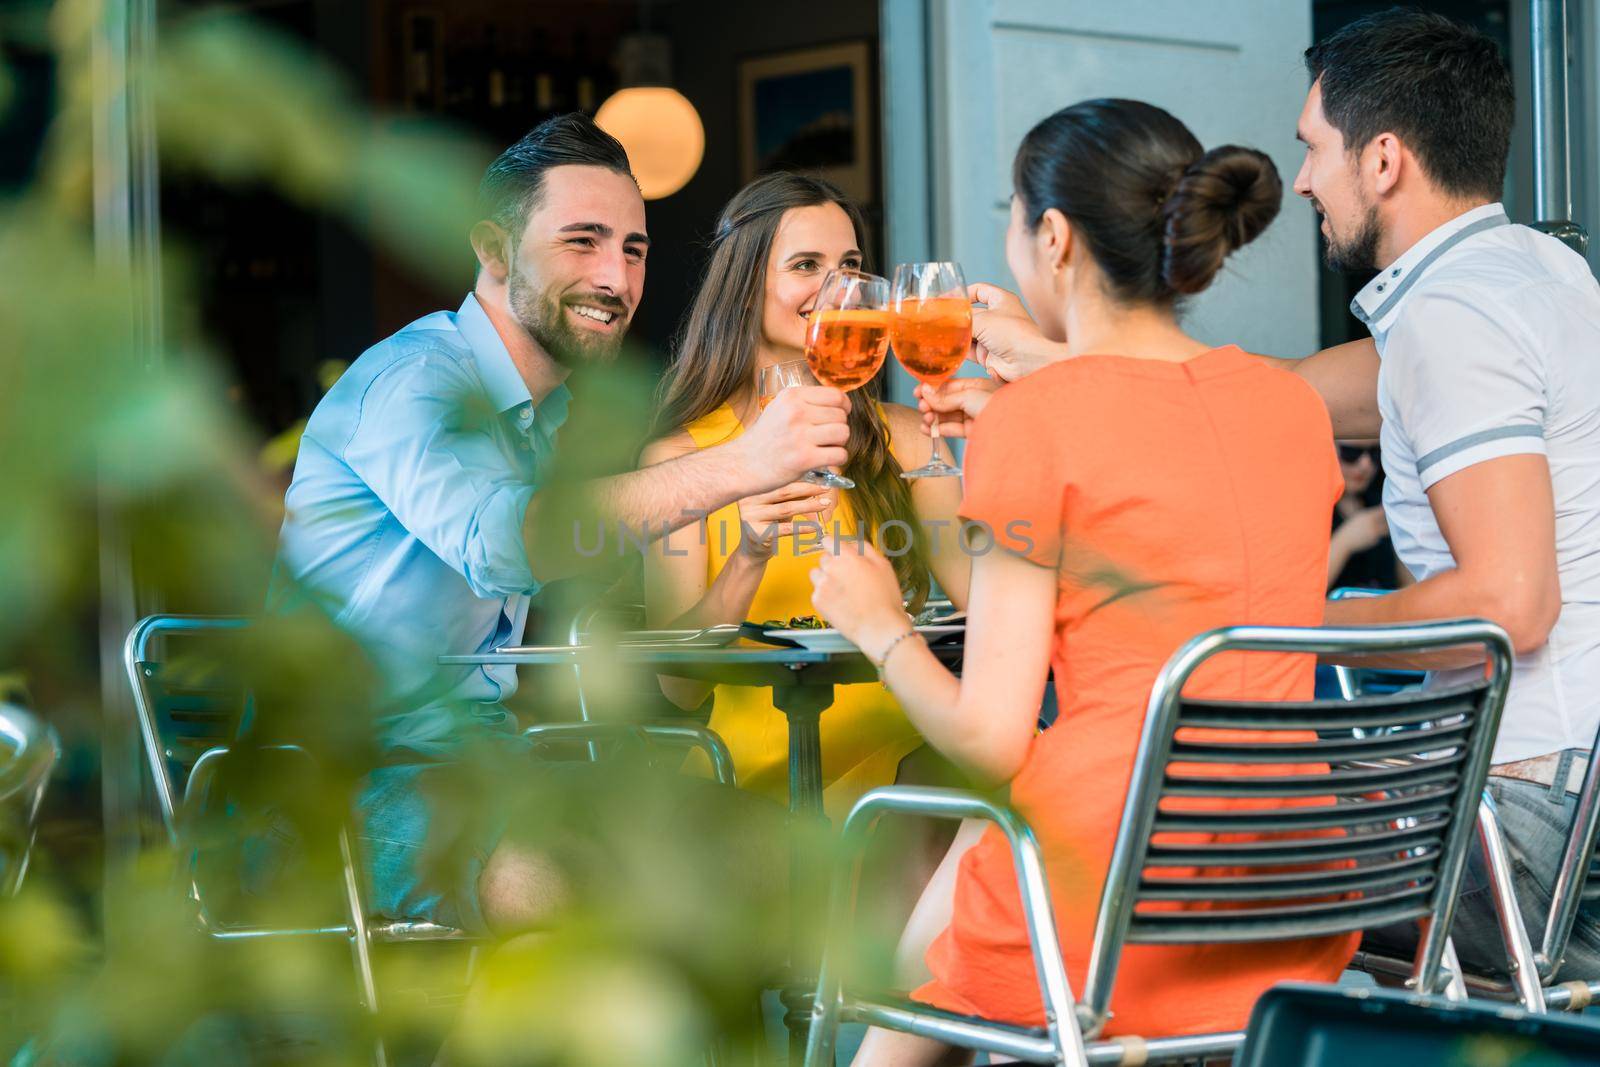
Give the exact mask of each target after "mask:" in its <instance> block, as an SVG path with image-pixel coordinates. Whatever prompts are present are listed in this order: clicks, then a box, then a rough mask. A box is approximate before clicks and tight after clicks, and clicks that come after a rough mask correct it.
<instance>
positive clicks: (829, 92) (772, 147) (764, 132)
mask: <svg viewBox="0 0 1600 1067" xmlns="http://www.w3.org/2000/svg"><path fill="white" fill-rule="evenodd" d="M871 55H872V53H871V49H870V46H869V45H868V43H867V42H866V41H848V42H845V43H843V44H833V45H824V46H821V47H817V48H802V49H796V50H793V51H788V52H778V53H774V54H772V55H763V56H754V57H751V58H749V59H744V60H741V61H740V62H739V160H740V169H739V173H740V181H741V182H748V181H749V180H750V179H752V178H754V177H755V176H756V175H758V174H765V173H767V172H768V171H774V170H797V171H804V172H807V173H811V174H817V175H820V176H821V177H824V178H826V179H828V180H829V181H831V182H833V183H834V184H835V185H837V186H838V187H839V188H840V189H841V190H843V191H844V193H845V194H846V195H847V196H849V197H851V198H852V199H854V200H855V201H856V202H857V203H861V204H867V203H870V202H872V201H873V200H874V199H875V197H874V195H873V185H872V171H873V150H874V146H875V145H876V143H877V142H876V141H875V140H874V131H873V129H872V126H873V122H872V116H873V110H872V107H871V100H870V96H869V94H870V92H871V86H870V84H869V83H870V81H871V67H870V60H871Z"/></svg>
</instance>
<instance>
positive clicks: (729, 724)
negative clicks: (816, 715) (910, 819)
mask: <svg viewBox="0 0 1600 1067" xmlns="http://www.w3.org/2000/svg"><path fill="white" fill-rule="evenodd" d="M685 430H686V431H687V432H688V434H689V436H690V438H692V439H693V441H694V444H695V447H696V448H710V447H711V446H713V445H720V444H723V443H724V442H726V441H730V440H732V439H734V438H735V437H738V436H739V435H740V434H741V433H743V432H744V426H743V424H742V423H740V421H739V418H738V416H737V415H735V414H734V412H733V409H732V408H730V407H728V405H726V404H724V405H723V406H722V407H720V408H718V409H717V410H716V411H713V412H712V413H711V414H709V415H706V416H705V417H704V418H701V419H697V420H695V421H694V422H692V423H690V424H689V425H688V426H687V427H685ZM840 496H841V499H840V501H839V503H838V506H837V507H836V508H835V509H834V514H833V518H832V519H831V520H830V526H831V525H832V524H833V523H838V524H839V527H840V530H841V532H843V533H845V534H847V535H853V534H854V533H855V529H856V520H855V516H854V515H853V514H852V513H851V510H850V495H849V493H848V492H845V493H842V494H840ZM740 533H741V531H740V525H739V506H738V504H729V505H728V506H727V507H724V508H722V509H720V510H718V511H714V512H712V513H711V514H710V515H709V516H707V517H706V583H707V585H709V584H710V583H711V582H712V581H714V580H715V579H716V577H717V575H718V574H719V573H721V571H722V567H723V564H724V563H726V562H727V559H728V556H729V555H731V554H732V553H734V552H737V551H738V550H739V540H740ZM816 563H817V555H816V554H815V553H814V552H813V553H810V554H806V555H799V554H797V553H796V551H795V539H794V538H792V537H785V538H782V539H781V540H780V542H779V546H778V551H777V553H776V554H775V555H774V556H773V557H772V559H771V560H769V561H768V562H767V570H766V574H765V575H764V576H763V577H762V579H761V585H760V587H759V588H758V589H757V591H756V597H755V600H754V601H753V602H752V603H751V605H750V612H749V617H750V619H751V620H752V621H754V622H765V621H766V620H768V619H783V620H785V621H787V620H788V619H789V618H790V617H791V616H794V615H811V614H814V613H815V610H816V609H814V608H813V607H812V606H811V568H812V567H814V566H816ZM833 692H834V701H833V706H832V707H830V708H828V710H826V711H824V712H823V713H822V720H821V729H822V781H823V786H824V792H823V803H824V805H825V807H826V808H827V812H828V816H829V817H830V818H834V819H838V818H842V817H843V816H844V815H845V814H847V813H848V812H849V810H850V806H851V805H852V804H854V803H855V802H856V800H858V799H859V798H860V797H861V795H862V794H863V793H865V792H866V791H867V790H868V789H872V788H873V787H875V786H880V785H888V784H890V783H891V782H893V781H894V777H895V772H896V770H897V769H898V768H899V766H900V761H901V760H902V759H904V758H905V757H906V756H908V755H910V754H911V753H912V752H914V751H915V750H916V749H917V748H919V747H920V746H921V745H922V736H921V735H920V734H918V733H917V731H916V729H915V728H914V727H913V726H912V725H911V723H910V721H909V720H908V719H907V718H906V715H905V712H904V711H902V710H901V709H900V705H899V703H898V702H897V701H896V700H895V699H894V697H893V696H891V695H890V694H889V691H888V690H887V689H885V688H884V687H883V686H882V685H880V684H878V683H876V682H871V683H864V684H860V685H841V686H837V687H835V689H834V691H833ZM710 727H711V729H712V730H713V731H715V732H716V733H717V735H718V736H720V737H721V738H722V739H723V740H724V741H725V742H727V745H728V749H729V751H730V752H731V753H732V754H733V764H734V770H735V772H736V773H737V775H738V779H739V785H740V786H741V787H742V788H744V789H748V790H751V791H752V792H756V793H761V794H763V795H765V796H769V797H771V798H773V799H774V800H777V801H779V802H780V803H788V800H789V731H788V724H787V722H786V720H785V719H784V717H783V712H781V711H779V710H778V709H777V708H775V707H774V706H773V704H772V690H770V689H763V688H756V687H751V686H737V685H719V686H717V687H716V703H715V704H714V705H713V708H712V712H711V722H710Z"/></svg>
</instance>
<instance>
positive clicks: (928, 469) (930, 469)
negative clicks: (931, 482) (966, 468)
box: [900, 456, 961, 478]
mask: <svg viewBox="0 0 1600 1067" xmlns="http://www.w3.org/2000/svg"><path fill="white" fill-rule="evenodd" d="M900 477H902V478H959V477H961V468H960V467H952V466H950V464H948V463H946V462H945V461H944V460H942V459H940V458H939V457H938V456H935V457H933V459H931V460H929V461H928V462H927V463H924V464H923V465H922V466H920V467H918V468H917V469H916V470H914V471H902V472H901V474H900Z"/></svg>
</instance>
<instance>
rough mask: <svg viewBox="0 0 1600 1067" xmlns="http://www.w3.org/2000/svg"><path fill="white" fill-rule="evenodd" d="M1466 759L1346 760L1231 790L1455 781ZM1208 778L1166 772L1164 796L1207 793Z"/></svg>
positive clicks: (1312, 791) (1313, 790)
mask: <svg viewBox="0 0 1600 1067" xmlns="http://www.w3.org/2000/svg"><path fill="white" fill-rule="evenodd" d="M1465 758H1466V756H1465V753H1464V752H1462V751H1461V750H1460V749H1459V748H1458V749H1455V750H1453V751H1451V752H1449V753H1446V754H1445V755H1443V756H1440V757H1439V758H1437V759H1430V760H1422V761H1418V762H1416V763H1402V764H1399V765H1397V766H1388V765H1385V766H1377V767H1375V766H1371V765H1366V764H1361V765H1352V764H1349V763H1341V764H1333V765H1331V766H1330V769H1329V771H1328V773H1327V774H1326V775H1324V776H1320V777H1318V778H1315V779H1311V778H1307V777H1306V776H1304V775H1287V776H1285V775H1268V774H1263V775H1253V776H1251V777H1249V778H1236V779H1234V782H1233V788H1234V791H1235V792H1236V793H1237V794H1238V795H1239V796H1241V797H1245V796H1265V797H1293V796H1309V797H1320V796H1323V795H1325V794H1326V793H1327V792H1328V790H1329V788H1334V789H1341V790H1343V789H1370V790H1382V789H1401V788H1404V787H1406V786H1423V785H1431V784H1434V783H1436V782H1446V783H1453V782H1455V781H1456V780H1457V779H1458V778H1459V777H1460V774H1461V770H1460V766H1461V763H1462V761H1463V760H1464V759H1465ZM1211 782H1212V778H1211V776H1209V775H1188V774H1182V773H1179V772H1176V771H1169V772H1168V774H1167V791H1166V793H1167V796H1171V797H1181V796H1209V795H1210V788H1211Z"/></svg>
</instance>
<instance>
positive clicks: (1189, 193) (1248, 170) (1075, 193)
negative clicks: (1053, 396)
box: [1012, 100, 1283, 305]
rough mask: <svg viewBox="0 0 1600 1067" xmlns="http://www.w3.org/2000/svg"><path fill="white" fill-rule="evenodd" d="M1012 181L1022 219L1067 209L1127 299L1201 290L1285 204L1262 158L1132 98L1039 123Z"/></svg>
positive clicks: (1168, 300) (1172, 297) (1113, 289)
mask: <svg viewBox="0 0 1600 1067" xmlns="http://www.w3.org/2000/svg"><path fill="white" fill-rule="evenodd" d="M1012 185H1013V187H1014V189H1015V191H1016V195H1017V198H1018V199H1019V200H1020V201H1021V204H1022V211H1023V215H1024V216H1025V217H1026V218H1027V220H1028V223H1029V224H1030V225H1032V226H1037V225H1038V224H1039V219H1040V217H1041V216H1043V215H1044V213H1045V212H1046V211H1048V210H1049V209H1050V208H1055V209H1056V210H1057V211H1059V212H1061V213H1062V214H1063V215H1065V216H1066V217H1067V221H1069V222H1070V223H1071V224H1072V225H1073V226H1074V227H1075V228H1077V230H1078V231H1079V232H1080V233H1081V234H1082V235H1083V237H1084V241H1085V243H1086V244H1087V245H1088V248H1089V252H1090V254H1091V255H1093V256H1094V261H1095V263H1096V265H1098V266H1099V268H1100V272H1101V273H1102V274H1103V275H1104V276H1105V280H1106V287H1107V289H1108V290H1109V292H1110V295H1111V296H1112V297H1113V298H1115V299H1116V300H1118V301H1120V302H1122V303H1125V304H1162V305H1170V304H1172V303H1174V302H1175V301H1176V300H1178V298H1180V297H1182V296H1185V295H1188V294H1190V293H1198V292H1200V291H1201V290H1202V289H1204V288H1205V287H1206V286H1208V285H1210V284H1211V280H1212V279H1213V278H1215V277H1216V275H1217V271H1219V270H1221V269H1222V261H1223V260H1225V259H1226V258H1228V255H1229V254H1230V253H1232V252H1233V251H1234V250H1236V249H1238V248H1239V247H1240V246H1241V245H1244V244H1247V243H1249V242H1250V241H1253V240H1254V239H1255V238H1256V237H1257V236H1259V235H1260V234H1261V232H1262V231H1263V230H1265V229H1266V228H1267V224H1268V223H1270V222H1271V221H1272V220H1273V218H1274V217H1275V216H1276V215H1277V214H1278V208H1279V206H1280V205H1281V204H1282V202H1283V182H1282V181H1281V180H1280V179H1279V177H1278V168H1277V167H1275V166H1274V165H1273V163H1272V160H1271V159H1269V158H1267V156H1266V155H1265V154H1263V153H1261V152H1259V151H1257V150H1256V149H1254V148H1245V147H1243V146H1241V145H1222V146H1220V147H1217V148H1213V149H1212V150H1211V151H1209V152H1207V151H1206V150H1205V149H1203V148H1202V147H1201V146H1200V142H1199V141H1197V140H1196V139H1195V136H1194V134H1193V133H1190V132H1189V127H1187V126H1185V125H1184V124H1183V123H1182V122H1179V121H1178V120H1177V119H1176V118H1175V117H1173V116H1172V115H1171V114H1170V113H1168V112H1166V111H1163V110H1162V109H1161V108H1159V107H1156V106H1155V105H1153V104H1146V103H1144V102H1142V101H1139V100H1085V101H1082V102H1081V103H1077V104H1073V105H1072V106H1071V107H1067V108H1062V109H1061V110H1060V111H1057V112H1056V113H1055V114H1054V115H1051V116H1050V117H1049V118H1046V119H1044V120H1042V121H1041V122H1040V123H1039V124H1038V125H1037V126H1035V127H1034V128H1033V129H1031V130H1029V131H1028V135H1027V136H1026V137H1024V138H1023V139H1022V144H1021V145H1020V146H1018V148H1017V156H1016V160H1015V162H1014V163H1013V164H1012Z"/></svg>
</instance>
